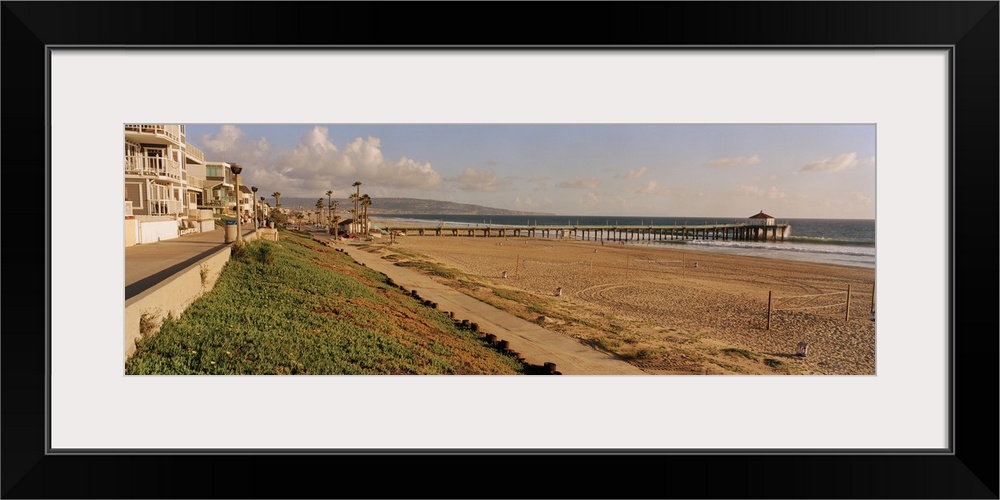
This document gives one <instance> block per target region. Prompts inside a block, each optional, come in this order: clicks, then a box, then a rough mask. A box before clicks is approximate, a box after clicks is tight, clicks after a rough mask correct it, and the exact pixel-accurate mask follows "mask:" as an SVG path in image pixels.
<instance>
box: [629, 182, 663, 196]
mask: <svg viewBox="0 0 1000 500" xmlns="http://www.w3.org/2000/svg"><path fill="white" fill-rule="evenodd" d="M661 191H662V190H661V189H657V188H656V181H655V180H653V179H650V180H649V182H647V183H646V184H644V185H642V186H640V187H639V189H636V190H635V192H636V193H637V194H657V193H659V192H661Z"/></svg>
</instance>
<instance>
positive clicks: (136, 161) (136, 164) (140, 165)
mask: <svg viewBox="0 0 1000 500" xmlns="http://www.w3.org/2000/svg"><path fill="white" fill-rule="evenodd" d="M125 173H126V174H133V175H149V176H156V177H160V178H165V179H173V180H177V181H179V180H181V165H180V163H178V162H176V161H174V160H171V159H170V158H162V157H158V156H142V155H126V156H125Z"/></svg>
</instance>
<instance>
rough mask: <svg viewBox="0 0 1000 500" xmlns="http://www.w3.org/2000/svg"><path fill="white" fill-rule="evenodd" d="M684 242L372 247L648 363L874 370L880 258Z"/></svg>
mask: <svg viewBox="0 0 1000 500" xmlns="http://www.w3.org/2000/svg"><path fill="white" fill-rule="evenodd" d="M685 247H686V246H685V245H671V244H667V245H663V244H659V245H621V244H615V243H611V242H605V243H604V244H602V243H600V242H594V241H577V240H574V239H543V238H526V237H521V238H513V237H508V238H498V237H494V238H484V237H467V236H458V237H455V236H418V235H408V236H401V237H397V238H395V242H394V243H391V244H390V242H389V238H387V237H384V238H376V239H373V241H372V244H371V245H370V246H369V247H368V251H372V252H376V253H379V254H381V255H382V257H383V258H385V259H388V260H392V261H394V262H396V263H397V264H401V265H411V266H414V265H415V266H421V267H423V268H425V269H431V270H435V269H436V270H438V271H445V272H439V273H438V274H445V275H448V274H450V273H448V272H447V271H454V274H453V275H452V276H441V277H438V279H439V280H440V281H442V282H444V283H447V284H449V285H451V286H453V287H455V288H457V289H460V290H462V291H463V292H465V293H467V294H469V295H472V296H475V297H477V298H479V299H480V300H483V301H485V302H488V303H491V304H493V305H496V306H498V307H500V308H502V309H505V310H509V311H511V312H513V313H515V314H517V315H518V316H521V317H523V318H525V319H529V320H532V321H537V322H539V323H540V324H542V325H543V326H544V327H545V328H546V329H548V330H552V331H554V332H558V333H559V334H562V335H567V336H570V337H572V338H574V339H576V340H578V341H579V342H581V343H584V344H586V345H589V346H591V347H593V348H594V349H600V350H603V351H607V352H611V353H614V354H615V355H617V356H620V357H621V358H622V359H625V360H627V361H628V362H630V363H632V364H634V365H636V366H638V367H640V368H642V369H643V370H644V371H646V372H647V373H651V374H839V375H874V374H875V323H874V322H873V321H871V319H870V315H871V314H870V313H871V310H872V301H873V297H872V292H873V287H874V282H875V270H874V269H869V268H860V267H850V266H837V265H828V264H814V263H806V262H797V261H787V260H776V259H764V258H756V257H746V256H732V255H723V254H718V253H710V252H698V251H693V250H689V249H688V248H685ZM505 276H506V277H505ZM848 286H850V302H849V304H850V311H849V315H846V316H845V314H846V307H847V305H848V300H847V299H848V293H847V291H848ZM769 295H770V301H771V314H770V328H768V301H769ZM801 342H806V343H807V344H808V347H807V351H806V356H805V357H802V356H798V355H797V351H798V349H799V348H800V343H801Z"/></svg>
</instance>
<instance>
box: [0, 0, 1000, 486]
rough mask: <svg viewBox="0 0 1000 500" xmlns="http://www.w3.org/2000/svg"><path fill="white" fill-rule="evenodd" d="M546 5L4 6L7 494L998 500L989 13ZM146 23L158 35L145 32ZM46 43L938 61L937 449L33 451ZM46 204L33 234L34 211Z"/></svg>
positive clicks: (51, 203) (898, 7) (966, 6)
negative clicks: (900, 50)
mask: <svg viewBox="0 0 1000 500" xmlns="http://www.w3.org/2000/svg"><path fill="white" fill-rule="evenodd" d="M553 7H555V8H553V9H543V8H542V6H540V5H539V4H538V3H516V2H512V3H490V2H481V3H461V2H459V3H428V4H425V3H416V2H414V3H379V2H373V3H364V2H362V3H332V4H326V3H325V2H301V3H299V2H278V3H271V2H135V3H132V2H6V1H5V2H3V7H2V34H3V45H2V56H3V57H2V64H3V68H4V70H6V71H5V72H4V79H3V80H4V82H3V90H2V95H3V104H4V106H3V110H2V113H3V125H4V126H3V140H4V142H5V143H6V144H5V145H6V146H8V147H5V148H3V149H2V151H0V154H2V165H3V166H4V167H7V168H6V169H5V170H6V173H7V177H8V181H11V180H13V181H14V182H13V183H11V182H9V183H8V187H9V188H10V189H8V190H7V191H6V192H5V193H4V194H5V196H4V198H3V207H4V209H5V211H4V213H5V214H10V215H12V217H10V218H9V219H8V220H9V221H10V222H11V224H10V225H8V229H13V230H12V231H9V232H8V236H9V237H13V238H16V239H15V240H13V241H11V240H8V245H7V246H5V247H3V254H4V257H5V260H7V262H8V264H9V265H10V266H16V268H17V269H24V270H30V271H28V272H29V274H18V275H9V276H8V277H9V279H12V280H11V281H9V282H8V284H9V285H10V286H9V288H8V291H9V292H12V293H9V294H6V295H5V297H4V300H5V303H6V304H5V305H6V309H7V310H8V314H7V315H6V318H5V325H4V326H7V328H6V331H5V332H4V335H3V336H2V347H3V349H0V355H2V371H3V380H2V402H3V405H2V431H3V436H2V440H0V446H2V451H3V463H2V494H3V497H4V498H121V497H124V498H215V497H226V498H312V497H329V498H352V497H353V498H422V497H438V498H495V497H507V498H521V497H534V498H550V497H556V498H998V469H1000V468H998V440H997V426H996V425H995V423H996V422H998V412H997V410H998V405H997V399H996V395H997V394H998V393H997V391H996V385H995V384H996V382H997V361H998V360H997V356H996V353H997V352H998V351H997V335H996V332H997V331H998V328H997V316H996V314H995V313H994V312H993V310H992V307H991V306H990V304H992V303H994V302H993V300H994V299H995V298H996V295H997V287H996V281H994V280H995V277H996V276H997V273H996V268H995V267H993V266H994V265H995V264H994V262H996V261H995V260H994V259H995V257H996V255H998V252H997V248H996V242H997V240H996V238H995V236H994V235H992V234H989V233H990V232H991V231H992V227H993V226H992V225H986V226H982V227H985V229H981V228H980V226H974V224H982V223H983V220H984V219H986V220H987V221H988V224H994V222H993V221H994V220H995V219H996V217H997V206H998V204H997V197H998V190H997V186H998V184H997V169H998V165H1000V161H998V104H997V103H998V94H1000V92H998V67H1000V57H998V41H1000V37H998V24H1000V23H998V19H1000V17H998V13H1000V4H998V2H996V1H984V2H933V1H928V2H639V3H627V2H621V3H611V4H603V3H596V2H595V3H589V2H581V3H573V4H568V3H560V4H554V5H553ZM566 10H572V15H571V16H569V15H567V14H566V12H565V11H566ZM560 11H561V12H562V14H558V15H557V14H547V13H548V12H552V13H555V12H560ZM149 19H156V20H157V22H156V23H155V24H156V26H170V27H171V29H169V30H168V29H155V28H153V27H150V26H143V25H142V22H143V21H144V20H149ZM454 19H462V20H464V22H461V23H456V22H454V21H453V20H454ZM56 45H58V46H75V47H81V48H86V47H109V46H111V47H121V46H168V47H169V46H204V47H219V48H234V49H239V48H246V47H258V48H259V47H282V46H286V47H310V46H313V47H330V46H364V47H373V48H377V47H380V46H393V47H407V46H420V47H440V46H458V47H468V48H477V47H478V48H483V47H496V46H506V47H514V48H518V47H520V48H530V47H560V48H569V49H572V48H573V47H602V48H608V49H609V50H614V48H616V47H648V48H651V49H656V48H657V47H670V46H685V47H713V46H744V47H755V46H756V47H766V46H788V47H800V48H803V49H808V48H810V47H820V46H838V47H865V48H877V47H907V46H910V47H928V46H935V47H940V46H946V47H951V55H952V67H951V70H952V78H953V82H952V83H953V90H952V92H953V95H952V97H953V102H954V107H953V110H952V113H951V124H950V129H951V131H952V133H953V138H954V142H953V146H952V153H953V155H952V169H951V179H950V180H951V183H952V185H951V189H952V204H951V207H950V209H951V213H950V214H949V218H950V220H951V221H952V230H951V235H950V236H951V238H950V241H951V242H952V244H951V248H950V249H949V250H950V252H951V254H950V262H951V270H952V273H953V274H952V276H951V279H950V282H951V284H952V287H953V290H952V293H951V300H950V302H951V307H952V316H953V324H952V325H951V328H952V332H951V333H952V335H951V338H952V343H951V349H952V354H953V371H952V373H951V374H950V375H951V384H950V385H951V387H952V395H951V402H952V415H951V420H952V428H951V435H952V443H953V446H952V449H951V450H950V451H951V453H943V454H941V453H937V454H903V453H900V454H893V453H887V454H864V453H843V454H811V453H793V454H766V453H765V454H725V453H708V452H706V453H693V454H684V455H672V454H630V453H627V452H623V453H612V454H573V453H566V454H562V453H557V454H534V453H526V452H511V453H496V452H484V453H457V454H448V453H443V454H436V453H415V454H400V453H379V452H374V451H373V452H371V453H361V454H357V455H350V456H344V455H324V454H301V453H295V452H294V450H292V451H289V452H288V453H284V454H278V453H267V454H253V453H242V454H240V453H217V454H207V453H206V454H199V453H184V454H160V453H149V454H144V453H127V454H79V455H75V454H59V455H54V454H50V453H48V450H47V440H46V426H47V420H46V419H47V415H48V407H49V402H48V401H47V393H48V391H47V387H46V384H47V370H48V364H47V359H48V358H47V350H48V342H47V333H48V327H47V325H48V318H49V315H50V314H52V311H50V310H49V308H48V299H49V287H48V283H50V278H51V276H50V274H49V265H48V256H49V253H50V247H49V243H48V242H49V237H48V234H50V233H49V231H51V230H52V229H53V228H54V226H53V220H52V216H53V214H54V213H56V212H57V211H62V210H63V209H62V208H60V207H69V208H70V209H72V205H70V204H67V203H66V202H65V201H64V200H51V199H49V197H48V195H46V196H45V198H44V200H43V199H42V197H41V196H39V194H40V193H43V192H45V193H47V189H45V186H47V185H48V177H49V176H48V174H49V172H48V168H49V165H48V162H47V156H46V154H44V153H43V152H45V151H47V147H48V144H47V142H48V141H47V133H48V130H47V118H48V113H49V107H48V102H47V100H46V95H47V88H48V71H47V69H48V67H47V61H48V47H51V46H56ZM40 172H46V175H45V176H42V175H40V174H39V173H40ZM43 179H44V180H45V183H44V184H43V183H42V182H40V181H42V180H43ZM959 192H961V197H959V196H958V194H959ZM42 201H44V202H45V203H46V205H45V207H46V210H45V225H44V228H45V232H44V234H43V231H41V229H42V225H41V224H39V223H38V218H37V214H33V212H32V210H34V211H36V212H37V207H38V206H40V204H41V202H42ZM32 207H34V208H32ZM982 231H986V232H987V234H986V236H983V235H982ZM8 269H11V267H9V268H8ZM39 270H45V273H44V276H43V275H42V273H41V272H38V271H39ZM32 271H34V272H32ZM960 292H961V293H960ZM960 297H961V298H962V299H963V300H959V298H960ZM975 304H985V306H977V305H975ZM958 332H961V333H962V334H963V335H956V334H957V333H958ZM982 423H986V424H987V425H983V424H982ZM991 423H994V424H991ZM400 425H405V422H401V424H400Z"/></svg>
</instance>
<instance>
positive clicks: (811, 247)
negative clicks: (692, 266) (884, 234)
mask: <svg viewBox="0 0 1000 500" xmlns="http://www.w3.org/2000/svg"><path fill="white" fill-rule="evenodd" d="M688 244H689V245H698V246H706V247H719V248H740V249H749V250H773V251H777V252H801V253H813V254H829V255H853V256H858V257H874V256H875V247H874V245H873V246H848V245H842V244H831V245H829V246H827V245H819V244H807V245H796V244H795V243H792V242H787V241H786V242H782V243H760V242H742V241H717V240H716V241H713V240H692V241H688Z"/></svg>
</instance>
